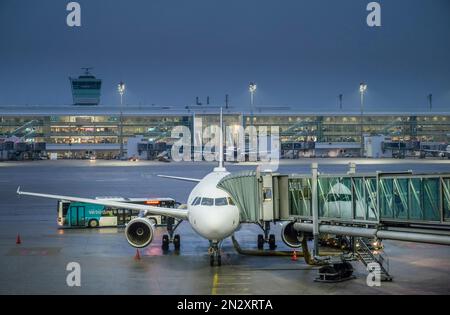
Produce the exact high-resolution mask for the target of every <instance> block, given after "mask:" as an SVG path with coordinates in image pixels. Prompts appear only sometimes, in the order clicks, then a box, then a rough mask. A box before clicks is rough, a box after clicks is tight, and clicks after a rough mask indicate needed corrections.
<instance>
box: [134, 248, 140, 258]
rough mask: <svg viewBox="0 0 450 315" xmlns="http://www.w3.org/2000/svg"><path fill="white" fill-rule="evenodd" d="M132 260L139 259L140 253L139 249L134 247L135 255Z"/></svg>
mask: <svg viewBox="0 0 450 315" xmlns="http://www.w3.org/2000/svg"><path fill="white" fill-rule="evenodd" d="M134 260H141V254H140V253H139V249H136V255H134Z"/></svg>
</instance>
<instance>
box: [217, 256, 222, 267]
mask: <svg viewBox="0 0 450 315" xmlns="http://www.w3.org/2000/svg"><path fill="white" fill-rule="evenodd" d="M217 266H222V256H220V255H217Z"/></svg>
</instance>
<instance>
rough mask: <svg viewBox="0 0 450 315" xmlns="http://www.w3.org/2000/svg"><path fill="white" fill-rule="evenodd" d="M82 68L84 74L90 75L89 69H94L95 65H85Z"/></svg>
mask: <svg viewBox="0 0 450 315" xmlns="http://www.w3.org/2000/svg"><path fill="white" fill-rule="evenodd" d="M81 69H82V70H84V74H85V75H89V74H90V73H89V70H92V69H94V67H84V68H81Z"/></svg>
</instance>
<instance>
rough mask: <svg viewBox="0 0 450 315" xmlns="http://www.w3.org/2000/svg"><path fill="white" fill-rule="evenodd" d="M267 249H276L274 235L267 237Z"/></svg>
mask: <svg viewBox="0 0 450 315" xmlns="http://www.w3.org/2000/svg"><path fill="white" fill-rule="evenodd" d="M269 248H270V249H271V250H274V249H275V248H277V244H276V243H275V235H273V234H270V235H269Z"/></svg>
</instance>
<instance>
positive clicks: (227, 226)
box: [189, 207, 237, 240]
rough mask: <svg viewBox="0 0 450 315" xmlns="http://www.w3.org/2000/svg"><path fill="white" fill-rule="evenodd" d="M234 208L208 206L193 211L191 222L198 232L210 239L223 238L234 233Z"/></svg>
mask: <svg viewBox="0 0 450 315" xmlns="http://www.w3.org/2000/svg"><path fill="white" fill-rule="evenodd" d="M234 212H235V211H232V209H229V208H226V207H223V208H214V207H208V208H205V209H198V210H197V211H195V212H193V213H192V216H191V217H190V219H189V220H190V222H191V224H192V227H193V228H194V230H195V231H197V233H199V234H200V235H201V236H203V237H204V238H206V239H209V240H222V239H224V238H225V237H227V236H229V235H231V233H233V231H234V229H235V227H236V226H237V224H236V214H235V213H234Z"/></svg>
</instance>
